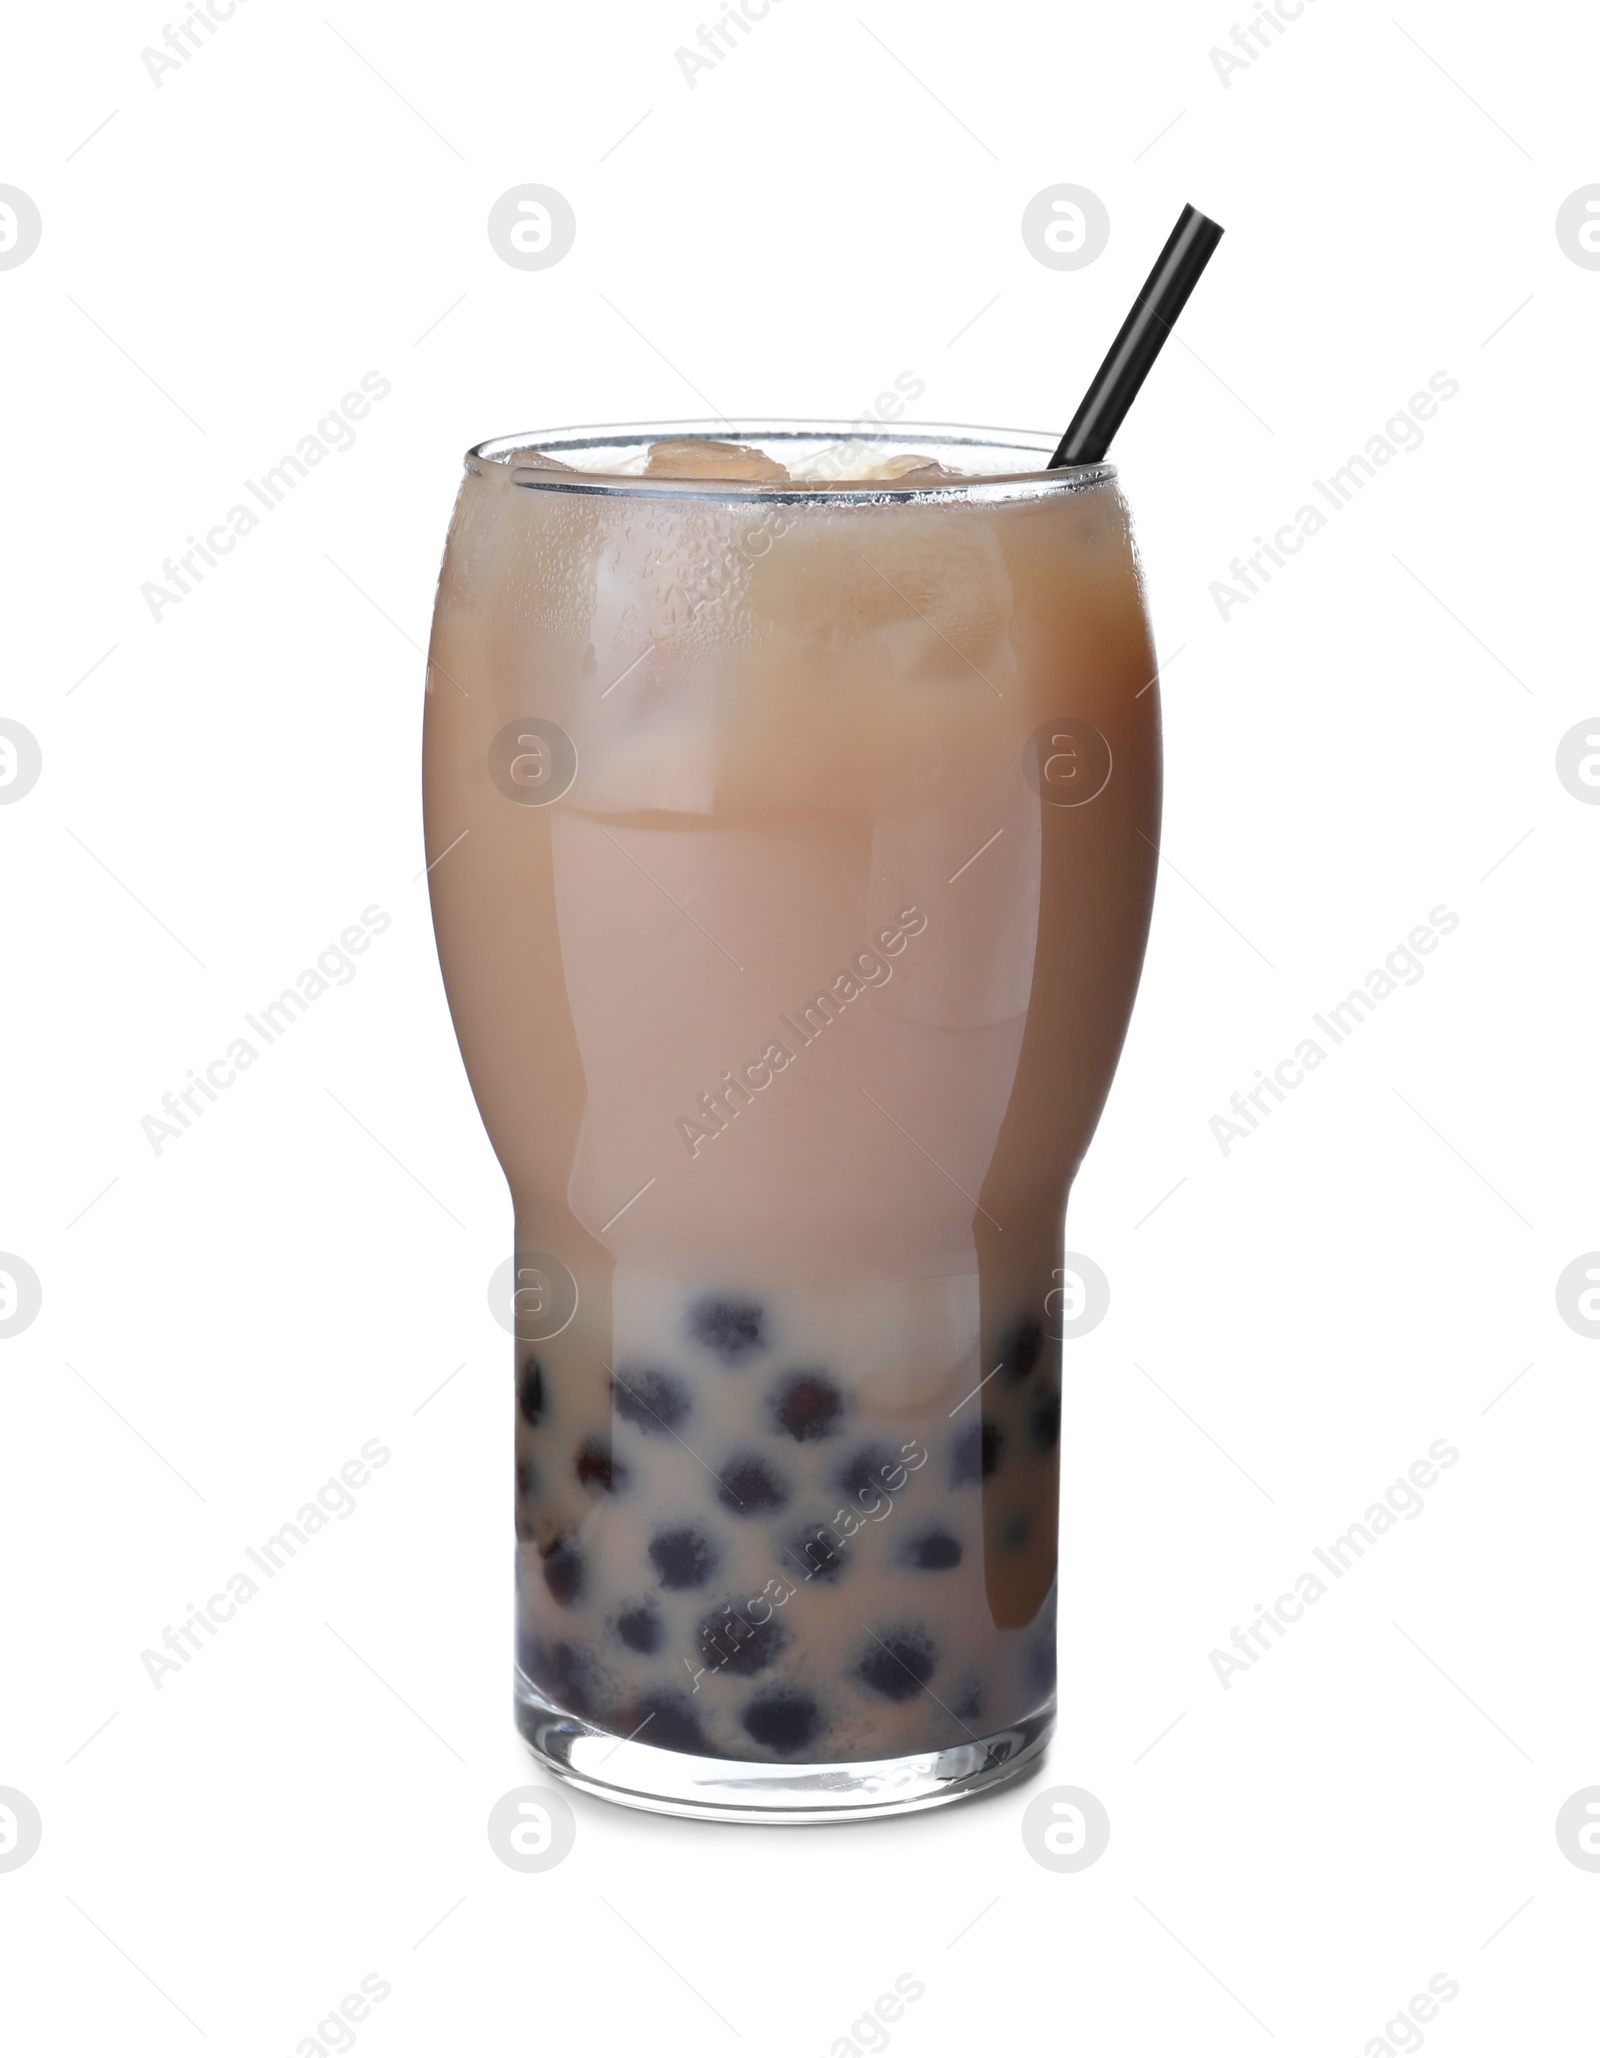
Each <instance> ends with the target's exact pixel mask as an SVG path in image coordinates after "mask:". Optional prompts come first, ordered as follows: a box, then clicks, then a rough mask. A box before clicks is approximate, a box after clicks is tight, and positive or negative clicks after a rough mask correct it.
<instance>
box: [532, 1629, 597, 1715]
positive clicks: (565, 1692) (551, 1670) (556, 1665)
mask: <svg viewBox="0 0 1600 2058" xmlns="http://www.w3.org/2000/svg"><path fill="white" fill-rule="evenodd" d="M531 1659H532V1662H531V1664H530V1665H529V1667H528V1677H529V1678H530V1679H531V1680H532V1681H533V1683H534V1685H535V1686H536V1687H538V1689H539V1691H540V1692H541V1693H542V1694H544V1695H545V1696H546V1697H547V1698H548V1699H549V1700H552V1701H554V1702H555V1704H556V1706H557V1707H558V1708H564V1709H565V1710H566V1711H567V1713H568V1714H569V1715H593V1714H594V1713H595V1712H596V1709H597V1705H598V1701H599V1694H600V1689H599V1682H598V1679H597V1677H596V1669H595V1663H594V1660H593V1658H592V1657H591V1656H590V1654H589V1653H588V1651H586V1650H585V1649H584V1647H583V1646H582V1645H581V1644H575V1643H544V1642H539V1643H536V1644H535V1645H534V1646H533V1650H532V1653H531Z"/></svg>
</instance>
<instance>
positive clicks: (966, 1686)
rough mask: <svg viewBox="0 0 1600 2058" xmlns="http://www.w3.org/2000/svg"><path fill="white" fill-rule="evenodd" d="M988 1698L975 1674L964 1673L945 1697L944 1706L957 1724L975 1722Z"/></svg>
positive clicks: (980, 1680)
mask: <svg viewBox="0 0 1600 2058" xmlns="http://www.w3.org/2000/svg"><path fill="white" fill-rule="evenodd" d="M987 1698H988V1696H987V1694H986V1692H985V1689H984V1684H983V1681H982V1679H981V1678H980V1677H979V1676H978V1674H977V1673H976V1672H964V1673H963V1674H962V1675H961V1677H960V1678H959V1679H958V1680H957V1681H956V1683H955V1686H954V1687H953V1688H952V1689H951V1691H950V1693H949V1694H948V1695H947V1696H946V1700H945V1705H946V1706H947V1707H948V1708H949V1710H950V1713H951V1714H952V1715H953V1716H954V1717H955V1718H956V1720H957V1722H962V1723H967V1722H976V1721H977V1720H978V1719H979V1718H980V1717H981V1715H982V1714H983V1710H984V1704H985V1702H986V1700H987Z"/></svg>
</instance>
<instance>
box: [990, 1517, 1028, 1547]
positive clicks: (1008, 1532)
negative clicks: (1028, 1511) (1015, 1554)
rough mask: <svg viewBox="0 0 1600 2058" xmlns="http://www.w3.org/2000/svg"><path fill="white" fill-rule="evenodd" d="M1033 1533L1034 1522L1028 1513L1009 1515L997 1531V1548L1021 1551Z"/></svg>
mask: <svg viewBox="0 0 1600 2058" xmlns="http://www.w3.org/2000/svg"><path fill="white" fill-rule="evenodd" d="M1032 1534H1033V1524H1032V1523H1031V1522H1030V1521H1029V1519H1028V1517H1027V1516H1026V1515H1021V1514H1017V1515H1008V1516H1007V1517H1006V1519H1005V1520H1004V1521H1003V1522H1002V1523H1001V1525H1000V1527H999V1529H998V1530H997V1531H996V1532H995V1539H994V1541H995V1549H996V1550H1000V1551H1020V1550H1021V1549H1022V1546H1023V1545H1024V1544H1025V1543H1026V1542H1027V1541H1028V1538H1029V1537H1030V1536H1031V1535H1032Z"/></svg>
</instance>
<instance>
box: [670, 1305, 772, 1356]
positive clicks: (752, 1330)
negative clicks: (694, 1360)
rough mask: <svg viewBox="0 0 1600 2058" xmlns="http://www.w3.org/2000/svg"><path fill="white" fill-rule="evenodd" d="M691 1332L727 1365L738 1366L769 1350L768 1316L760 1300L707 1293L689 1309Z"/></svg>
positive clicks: (701, 1344)
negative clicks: (767, 1334)
mask: <svg viewBox="0 0 1600 2058" xmlns="http://www.w3.org/2000/svg"><path fill="white" fill-rule="evenodd" d="M688 1327H689V1334H690V1336H691V1337H693V1339H694V1341H695V1342H696V1343H697V1344H699V1345H700V1346H701V1348H702V1349H703V1350H708V1351H710V1352H711V1354H712V1356H713V1357H716V1358H720V1359H721V1360H722V1362H723V1364H724V1365H737V1364H739V1363H741V1362H742V1361H743V1360H744V1359H746V1358H749V1357H753V1356H755V1355H756V1354H757V1353H758V1352H760V1351H764V1350H766V1349H767V1347H768V1346H767V1336H766V1328H767V1318H766V1313H765V1311H764V1309H763V1308H762V1306H761V1303H760V1302H759V1301H750V1300H740V1299H737V1298H735V1297H734V1296H732V1295H723V1294H705V1295H703V1296H702V1297H701V1299H699V1300H697V1301H696V1302H695V1304H694V1306H693V1307H692V1308H691V1309H690V1310H689V1320H688Z"/></svg>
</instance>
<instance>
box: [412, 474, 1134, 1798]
mask: <svg viewBox="0 0 1600 2058" xmlns="http://www.w3.org/2000/svg"><path fill="white" fill-rule="evenodd" d="M1025 462H1026V460H1025ZM1032 462H1033V463H1034V464H1039V463H1042V460H1039V459H1034V460H1032ZM1021 468H1022V466H1021V465H1020V464H1016V463H1014V464H1013V465H1012V466H1011V467H1010V469H1013V470H1016V469H1021ZM1089 476H1090V478H1091V483H1089V484H1087V485H1086V486H1084V487H1083V488H1081V489H1080V490H1063V489H1062V488H1060V487H1055V488H1052V489H1050V490H1047V491H1044V492H1042V493H1041V492H1039V491H1037V490H1034V491H1032V492H1027V493H1024V494H1022V495H1021V496H1020V497H1013V498H1009V499H1000V500H997V501H991V502H985V501H983V500H982V499H981V498H979V497H977V496H974V495H969V494H965V493H963V491H962V490H961V488H959V487H955V488H951V489H947V490H945V491H943V492H941V493H939V494H936V495H932V496H930V497H925V498H911V499H902V500H899V501H893V500H882V501H879V502H877V503H869V504H861V503H860V502H859V501H856V502H851V501H848V500H843V499H841V498H840V496H839V495H837V494H834V495H831V496H830V495H829V494H827V493H826V492H817V493H815V494H813V495H811V496H810V497H802V498H794V497H791V498H790V499H789V500H787V501H781V500H778V499H776V498H774V497H773V496H772V493H770V492H768V493H764V491H763V489H761V488H756V487H745V488H735V487H728V488H724V489H722V491H723V493H724V497H723V498H721V499H719V498H717V497H715V495H716V493H717V491H718V489H717V488H715V487H710V486H703V487H700V488H699V489H696V490H688V491H685V490H683V489H681V488H680V489H677V490H669V491H664V492H661V493H658V494H657V495H656V496H655V497H644V496H642V495H641V494H640V493H639V491H638V490H637V489H638V487H639V486H640V485H641V484H643V483H645V482H640V481H635V482H633V487H634V489H635V490H633V491H623V492H616V491H612V492H605V491H598V492H597V491H592V490H591V491H573V490H563V487H561V486H558V485H556V484H554V483H553V482H551V480H550V477H549V475H548V474H543V475H542V474H541V473H540V472H539V471H538V470H537V469H536V468H533V469H530V468H529V467H528V466H526V465H524V464H522V463H521V462H520V461H519V460H518V459H515V458H512V459H509V460H507V461H494V460H492V459H489V458H480V457H475V458H473V459H471V460H469V466H468V474H467V477H466V479H465V481H464V483H463V486H462V490H461V494H460V498H459V500H458V502H457V506H456V510H455V516H454V520H453V522H452V524H451V528H450V535H449V542H448V546H447V549H446V553H445V559H444V566H443V571H442V575H441V580H440V589H439V598H438V608H437V613H436V618H435V623H434V632H433V643H432V649H431V652H430V668H429V691H428V697H427V709H426V720H425V799H426V823H427V849H428V853H429V855H430V857H436V856H437V854H438V853H440V852H443V851H445V850H446V847H447V846H450V845H452V844H453V845H454V848H452V849H450V850H449V854H448V855H447V856H445V857H442V858H440V859H439V861H438V862H437V863H436V864H435V866H434V868H433V870H432V872H431V874H430V883H431V889H432V895H433V909H434V918H435V923H436V927H437V933H438V942H439V955H440V960H441V963H442V966H443V971H444V978H445V984H446V988H447V991H448V994H449V1001H450V1007H451V1012H452V1015H453V1017H454V1021H455V1027H456V1032H457V1035H458V1037H459V1039H460V1045H461V1050H462V1054H463V1057H464V1059H465V1062H466V1068H467V1072H468V1075H469V1078H470V1080H471V1083H472V1087H473V1091H474V1093H475V1094H476V1097H477V1101H478V1105H479V1108H480V1110H481V1112H482V1115H483V1120H484V1123H485V1125H486V1127H487V1130H488V1133H489V1136H490V1139H491V1140H492V1142H493V1145H494V1149H495V1151H496V1153H497V1155H498V1157H499V1159H500V1162H501V1164H502V1166H503V1167H504V1169H505V1173H506V1176H507V1179H508V1180H509V1182H510V1186H511V1191H512V1196H513V1200H514V1204H515V1213H516V1248H517V1252H518V1254H519V1255H518V1263H519V1267H520V1268H521V1270H520V1273H519V1280H520V1284H521V1287H522V1293H521V1295H520V1296H519V1321H518V1332H519V1334H518V1341H517V1345H516V1393H517V1404H516V1488H515V1491H516V1503H515V1506H516V1535H517V1565H518V1664H519V1668H520V1672H521V1674H522V1682H521V1684H522V1690H523V1692H524V1693H525V1694H529V1693H531V1695H532V1697H533V1698H534V1699H536V1700H539V1701H543V1702H544V1703H547V1704H549V1705H550V1706H552V1707H554V1708H556V1709H560V1710H564V1711H566V1712H567V1713H568V1714H570V1715H573V1716H577V1717H579V1718H581V1719H582V1720H583V1721H584V1722H586V1723H588V1724H590V1725H592V1726H593V1727H595V1728H597V1729H601V1730H606V1731H610V1732H613V1733H615V1734H616V1735H618V1736H620V1737H628V1736H632V1735H637V1739H638V1741H639V1743H640V1744H655V1745H657V1746H659V1747H660V1748H663V1749H666V1750H671V1751H679V1752H690V1753H694V1754H697V1755H701V1756H705V1757H711V1758H718V1759H725V1760H726V1759H735V1760H747V1761H748V1760H754V1761H758V1762H765V1763H785V1764H790V1765H793V1764H795V1763H805V1762H813V1761H835V1762H837V1761H843V1760H862V1759H884V1758H892V1757H897V1756H900V1755H902V1754H907V1753H914V1752H927V1751H936V1750H942V1749H945V1748H946V1747H949V1746H952V1745H959V1744H964V1743H969V1742H972V1741H973V1740H975V1739H978V1738H982V1737H985V1736H988V1735H991V1734H992V1733H994V1732H996V1731H999V1730H1002V1729H1004V1728H1005V1727H1006V1726H1007V1725H1008V1724H1013V1723H1015V1722H1017V1721H1019V1720H1021V1719H1023V1718H1024V1717H1026V1716H1028V1715H1030V1714H1034V1713H1037V1711H1039V1710H1041V1709H1047V1708H1048V1706H1049V1705H1050V1702H1051V1697H1052V1693H1053V1682H1054V1668H1055V1653H1054V1644H1055V1620H1054V1617H1055V1570H1056V1507H1057V1490H1058V1469H1059V1441H1060V1419H1061V1344H1060V1341H1059V1320H1060V1310H1061V1309H1062V1306H1063V1300H1062V1294H1061V1291H1060V1281H1059V1279H1058V1277H1057V1275H1056V1268H1057V1267H1058V1266H1059V1264H1060V1252H1061V1245H1062V1237H1063V1213H1064V1207H1065V1202H1066V1197H1067V1191H1068V1187H1069V1185H1070V1183H1071V1180H1072V1176H1073V1173H1074V1171H1075V1170H1076V1168H1077V1165H1078V1163H1079V1160H1080V1158H1081V1157H1082V1154H1083V1152H1084V1149H1085V1147H1086V1145H1087V1143H1088V1141H1089V1138H1090V1135H1091V1133H1092V1131H1093V1129H1094V1126H1095V1123H1096V1121H1097V1119H1098V1117H1099V1114H1100V1110H1101V1107H1102V1104H1103V1102H1104V1100H1105V1096H1106V1092H1107V1088H1108V1086H1109V1084H1110V1080H1111V1075H1112V1071H1113V1068H1114V1066H1115V1063H1116V1059H1117V1055H1118V1052H1119V1049H1120V1047H1121V1044H1122V1039H1123V1035H1124V1031H1125V1029H1126V1026H1127V1022H1128V1016H1129V1010H1130V1008H1131V1006H1132V1002H1133V996H1134V989H1135V986H1136V984H1137V981H1138V976H1139V968H1140V962H1141V958H1142V955H1143V951H1144V944H1145V935H1146V929H1147V924H1148V919H1149V913H1150V904H1151V896H1152V891H1153V884H1154V875H1155V867H1156V850H1155V845H1156V841H1157V838H1158V829H1159V811H1160V743H1159V713H1158V707H1157V688H1156V687H1155V685H1154V684H1153V683H1151V682H1152V675H1153V673H1154V671H1155V664H1154V660H1153V657H1152V652H1151V647H1150V641H1149V636H1148V631H1147V626H1146V621H1145V616H1144V610H1143V605H1142V597H1141V591H1140V581H1139V575H1138V572H1137V568H1136V562H1135V557H1134V552H1133V547H1132V543H1131V540H1130V534H1129V527H1128V518H1127V513H1126V510H1125V507H1124V505H1123V502H1122V500H1121V498H1120V496H1119V494H1118V492H1117V490H1116V487H1115V484H1114V482H1113V481H1112V480H1111V478H1110V477H1109V475H1108V474H1100V475H1089ZM1096 478H1097V482H1094V481H1095V480H1096ZM519 479H520V480H521V481H522V482H523V483H520V484H519V483H518V480H519ZM774 490H781V489H774ZM458 839H459V840H458ZM557 1325H560V1326H559V1327H558V1326H557ZM552 1331H553V1332H554V1333H551V1332H552Z"/></svg>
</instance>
